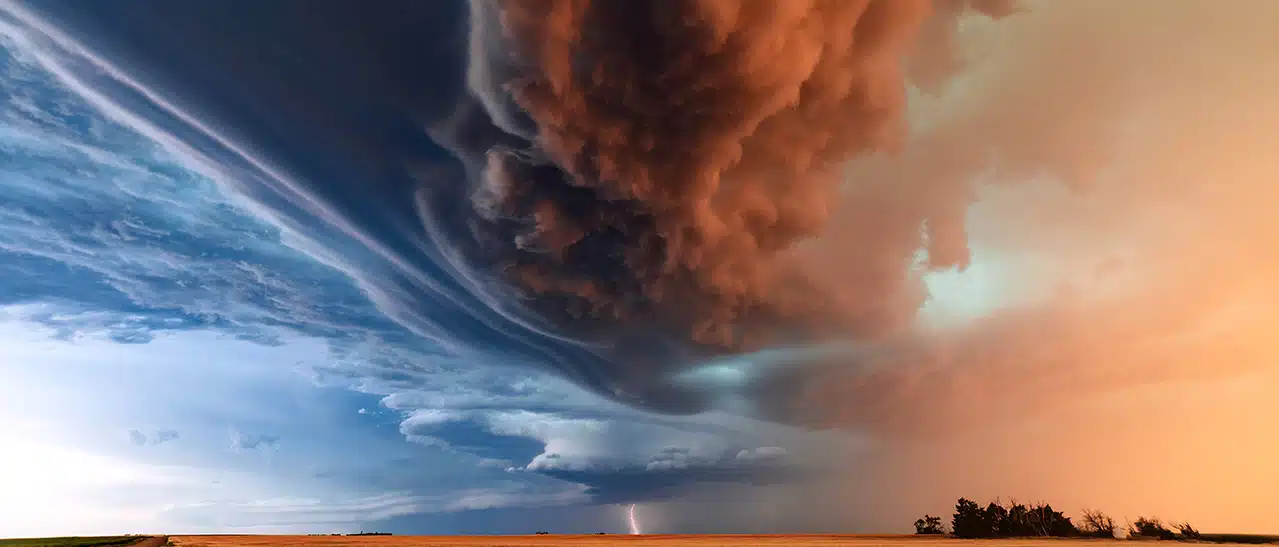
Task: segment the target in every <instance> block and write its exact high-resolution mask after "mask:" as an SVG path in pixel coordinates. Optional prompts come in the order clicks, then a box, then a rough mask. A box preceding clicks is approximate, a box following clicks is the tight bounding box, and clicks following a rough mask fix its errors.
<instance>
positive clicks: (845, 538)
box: [170, 534, 1134, 547]
mask: <svg viewBox="0 0 1279 547" xmlns="http://www.w3.org/2000/svg"><path fill="white" fill-rule="evenodd" d="M170 541H172V542H173V544H174V545H177V546H178V547H240V546H244V547H355V546H386V547H392V546H395V547H553V546H559V545H567V546H573V547H610V546H619V547H783V546H785V547H836V546H849V547H941V546H946V547H985V546H991V547H1014V546H1016V547H1023V546H1024V547H1070V546H1071V545H1075V546H1076V547H1118V546H1120V545H1123V546H1126V547H1133V546H1134V544H1133V543H1132V542H1127V541H1119V540H1100V539H1079V540H1052V539H1049V540H1038V539H1000V540H961V539H946V538H921V537H918V536H893V535H884V536H871V535H855V536H849V535H763V536H756V535H642V536H629V535H604V536H598V535H589V536H586V535H584V536H577V535H553V534H552V535H542V536H172V537H171V538H170Z"/></svg>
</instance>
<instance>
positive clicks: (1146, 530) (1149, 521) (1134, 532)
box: [1128, 517, 1177, 539]
mask: <svg viewBox="0 0 1279 547" xmlns="http://www.w3.org/2000/svg"><path fill="white" fill-rule="evenodd" d="M1128 535H1130V536H1139V537H1149V538H1159V539H1176V537H1177V534H1174V533H1173V532H1172V530H1169V529H1168V527H1167V526H1164V523H1163V521H1160V520H1159V519H1158V518H1156V517H1151V518H1146V517H1137V521H1136V522H1133V523H1132V524H1129V525H1128Z"/></svg>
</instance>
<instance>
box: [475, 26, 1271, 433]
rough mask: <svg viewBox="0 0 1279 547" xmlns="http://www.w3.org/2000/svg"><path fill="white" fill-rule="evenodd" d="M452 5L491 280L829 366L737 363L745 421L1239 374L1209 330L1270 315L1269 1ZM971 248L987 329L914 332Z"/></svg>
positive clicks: (1235, 356)
mask: <svg viewBox="0 0 1279 547" xmlns="http://www.w3.org/2000/svg"><path fill="white" fill-rule="evenodd" d="M1249 7H1254V6H1252V5H1249ZM472 8H473V10H472V11H473V14H475V17H473V20H472V24H473V25H474V28H473V34H472V40H473V44H472V47H473V49H472V59H480V60H482V61H483V62H478V63H472V64H471V77H470V82H471V88H472V91H473V92H475V94H476V95H477V96H478V97H479V98H480V99H481V102H482V103H483V104H484V105H485V106H486V107H487V111H488V112H490V113H491V117H492V119H494V120H496V121H497V124H498V125H500V126H501V127H502V128H503V129H504V130H505V131H506V132H507V133H508V134H509V135H510V136H511V137H512V138H513V139H517V140H520V141H527V142H528V143H529V144H528V145H526V146H523V147H514V146H506V145H503V146H498V147H490V148H483V149H481V150H479V151H480V152H482V154H476V156H477V157H476V158H475V160H474V162H475V163H476V164H478V165H479V166H480V167H478V168H477V172H476V173H475V175H474V177H473V178H474V179H475V180H476V183H475V184H476V190H475V192H476V193H475V203H476V204H477V205H478V206H479V212H480V214H481V216H482V217H484V218H486V219H488V220H493V221H495V223H496V224H497V225H501V224H503V223H506V224H510V225H512V226H513V227H512V230H513V231H512V232H507V233H506V234H507V237H506V238H504V239H500V240H499V239H497V238H495V240H498V241H507V242H513V243H514V246H509V245H508V246H499V247H497V249H496V252H497V253H498V255H499V257H500V258H498V259H497V262H496V264H497V265H498V266H499V267H501V268H503V271H504V273H505V274H507V275H508V276H510V277H511V278H513V281H514V282H515V283H516V284H517V286H520V287H522V288H523V289H524V291H525V296H526V297H528V298H531V299H532V304H531V306H532V307H533V308H534V309H536V310H538V311H540V312H542V315H544V316H550V317H551V318H553V319H556V320H557V321H558V322H559V323H560V324H566V325H568V328H570V329H573V328H575V327H577V325H579V324H582V323H586V324H588V325H589V328H592V329H597V330H598V329H601V328H605V329H607V328H608V327H601V324H604V325H610V324H613V325H617V327H615V328H613V329H612V330H609V331H606V336H605V339H607V340H609V341H610V342H616V341H617V340H618V339H624V338H625V337H627V336H629V335H630V334H631V333H632V332H635V331H642V330H644V329H647V330H653V331H657V332H661V333H662V334H663V335H665V336H667V337H674V338H676V339H684V340H687V341H689V342H692V343H693V344H695V348H696V350H699V351H702V352H705V354H715V353H721V352H725V351H728V352H735V351H742V350H751V349H757V348H759V347H762V346H767V345H769V344H777V343H791V344H794V343H800V342H806V343H829V342H834V341H838V342H842V343H847V344H853V345H854V346H856V351H855V352H836V353H835V354H834V355H829V356H826V357H824V358H822V359H821V361H820V362H816V363H811V362H810V363H807V364H806V363H805V362H804V361H811V359H808V358H802V357H793V358H788V357H786V356H781V358H780V359H781V362H778V363H775V364H773V365H772V366H771V367H764V366H763V365H758V364H756V365H738V366H744V367H750V366H755V367H756V368H769V369H770V370H768V371H764V372H759V374H760V377H759V378H757V379H755V380H752V381H750V382H749V384H750V385H749V387H748V389H749V390H750V391H751V397H752V398H754V399H755V401H754V402H755V404H754V405H753V406H755V407H756V408H755V411H757V412H758V413H759V414H760V415H762V416H765V417H770V418H773V419H780V420H783V421H787V422H795V423H802V424H808V425H817V426H835V427H841V426H851V427H859V428H861V427H869V428H872V429H876V430H879V431H881V432H885V433H918V431H907V430H908V429H912V428H915V427H917V426H918V425H919V424H923V423H927V421H926V420H924V418H925V417H928V416H933V415H936V414H939V413H940V414H942V415H946V416H950V417H951V419H954V420H962V419H968V418H976V417H977V415H979V414H982V413H984V412H990V411H992V410H991V409H989V408H985V407H986V406H988V405H985V404H983V405H976V403H977V402H979V401H985V402H995V403H996V406H998V404H1001V403H1002V404H1017V405H1021V404H1025V403H1026V401H1022V400H1019V398H1024V399H1029V400H1033V401H1036V402H1037V403H1038V404H1045V405H1047V404H1051V403H1050V401H1051V400H1052V398H1054V397H1073V396H1078V395H1081V394H1088V393H1100V392H1102V391H1104V390H1107V389H1113V388H1116V387H1123V386H1131V385H1134V384H1138V383H1142V382H1150V381H1166V380H1171V379H1188V378H1194V377H1196V375H1201V374H1202V373H1203V371H1204V366H1205V365H1204V364H1203V363H1204V361H1205V360H1206V359H1211V360H1214V361H1224V363H1222V364H1220V365H1216V367H1217V369H1216V370H1214V372H1213V373H1212V374H1214V375H1215V374H1220V373H1221V371H1222V369H1223V368H1228V369H1230V370H1232V371H1239V370H1245V369H1249V368H1253V367H1256V366H1260V365H1262V364H1263V363H1264V359H1265V358H1266V357H1267V355H1270V354H1267V353H1266V352H1267V351H1269V350H1270V349H1271V348H1269V347H1267V346H1266V344H1267V343H1266V342H1265V341H1264V338H1262V337H1260V336H1259V333H1258V332H1256V331H1253V330H1250V329H1248V328H1245V329H1242V330H1241V329H1240V328H1238V326H1236V327H1234V328H1231V327H1228V326H1226V325H1229V324H1231V323H1232V322H1235V324H1236V325H1239V324H1243V325H1261V324H1269V322H1270V320H1271V319H1272V318H1270V317H1269V315H1268V314H1269V312H1268V311H1266V310H1267V309H1269V308H1270V307H1272V306H1270V305H1268V304H1264V302H1271V301H1273V300H1272V299H1273V298H1274V295H1273V289H1272V288H1270V287H1269V285H1270V283H1269V282H1268V281H1266V280H1267V279H1271V278H1272V277H1271V275H1270V272H1271V271H1272V270H1273V268H1274V264H1273V261H1272V260H1270V259H1269V258H1268V256H1267V255H1268V253H1266V251H1265V250H1264V249H1267V248H1269V245H1270V243H1272V242H1273V241H1274V238H1275V237H1276V235H1279V229H1276V226H1275V223H1274V222H1273V221H1271V220H1269V218H1268V215H1267V213H1266V212H1265V209H1264V207H1258V206H1257V205H1256V204H1260V203H1268V202H1269V199H1267V198H1269V197H1272V196H1273V195H1274V193H1275V190H1274V189H1273V185H1271V184H1268V182H1267V180H1268V178H1267V177H1268V176H1269V175H1268V174H1269V173H1271V172H1273V170H1274V167H1275V165H1274V162H1273V161H1272V160H1268V159H1267V158H1266V157H1265V154H1266V153H1265V152H1264V151H1265V150H1267V149H1269V144H1270V143H1273V142H1274V140H1275V135H1274V131H1273V129H1270V128H1272V127H1274V126H1273V125H1271V124H1269V123H1267V122H1268V121H1271V120H1273V119H1274V118H1273V117H1274V116H1275V114H1276V112H1275V106H1274V105H1273V103H1274V101H1273V100H1270V99H1267V98H1266V97H1265V96H1264V91H1262V90H1266V89H1273V88H1274V86H1275V85H1276V83H1279V82H1276V80H1275V74H1274V71H1273V69H1271V68H1269V66H1270V65H1269V61H1268V59H1269V58H1270V57H1272V54H1271V53H1270V52H1269V49H1268V48H1266V47H1265V45H1264V40H1265V37H1264V32H1262V31H1261V30H1260V28H1261V27H1259V26H1257V24H1256V23H1255V22H1252V21H1256V20H1272V18H1273V17H1272V16H1273V12H1274V8H1272V7H1270V6H1268V5H1261V4H1257V5H1256V6H1255V9H1254V10H1251V11H1250V10H1237V11H1236V10H1227V11H1225V12H1223V11H1222V10H1218V9H1213V8H1210V7H1207V6H1193V5H1184V6H1182V5H1177V6H1175V7H1174V8H1169V9H1161V10H1160V15H1159V17H1157V18H1155V19H1154V20H1153V21H1151V22H1150V23H1149V24H1147V23H1144V22H1142V21H1144V20H1145V18H1146V17H1148V15H1149V10H1148V7H1147V6H1145V5H1138V4H1135V3H1132V4H1126V5H1124V6H1103V5H1102V4H1101V3H1091V2H1080V3H1069V4H1065V5H1062V3H1057V4H1049V3H1045V4H1042V5H1041V4H1037V3H1035V4H1028V5H1025V6H1014V5H1012V4H1011V3H1003V2H974V3H968V2H937V3H935V4H930V3H928V2H875V1H867V2H831V3H823V2H789V3H784V4H777V3H760V4H749V3H748V4H736V3H723V2H695V1H689V2H677V3H673V4H661V7H660V8H658V7H657V6H656V5H652V6H650V5H642V4H636V5H632V4H627V5H625V6H619V5H616V4H601V3H591V2H562V3H538V4H529V3H518V2H513V3H501V2H495V3H482V2H480V3H475V4H473V6H472ZM1245 12H1246V13H1248V15H1242V14H1243V13H1245ZM1258 15H1263V16H1261V17H1258ZM1244 19H1249V20H1248V21H1245V20H1244ZM1204 21H1209V22H1212V23H1213V25H1212V26H1207V27H1205V26H1204V24H1203V23H1202V22H1204ZM961 22H962V23H963V25H961ZM961 27H962V28H961ZM602 29H608V31H607V32H605V31H603V30H602ZM1254 29H1255V30H1254ZM961 30H963V31H965V34H964V35H963V36H961ZM961 42H962V43H961ZM1174 44H1189V45H1184V46H1183V45H1177V46H1174ZM1173 47H1185V48H1190V49H1189V51H1190V53H1184V54H1182V53H1173V49H1172V48H1173ZM498 50H500V51H514V52H516V54H515V56H513V57H509V56H508V57H506V58H507V59H511V60H510V61H508V62H506V63H505V64H503V63H502V61H501V59H503V57H501V56H499V55H496V54H495V53H494V51H498ZM908 88H913V89H916V90H918V91H919V92H920V94H919V95H917V96H915V100H914V103H915V105H916V106H917V108H916V109H915V112H914V114H913V116H912V117H911V118H912V119H910V123H907V118H908V116H907V115H906V114H907V113H906V110H907V108H906V107H907V102H908V101H907V90H908ZM481 222H482V221H481ZM1243 233H1248V234H1250V236H1249V237H1248V238H1247V240H1245V238H1241V237H1239V234H1243ZM976 245H980V247H977V246H976ZM974 253H983V254H985V255H986V256H990V257H998V259H999V260H1003V261H1008V262H1012V263H1013V264H1014V266H1013V267H1012V268H1011V270H1012V271H1014V272H1015V273H1016V274H1017V275H1018V276H1019V279H1014V280H1012V281H1011V282H1010V283H1009V284H1008V287H1007V289H1009V293H1010V295H1009V297H1007V300H1008V304H1009V307H1008V308H1007V309H1003V310H1000V312H999V313H996V314H993V315H991V316H988V317H983V318H981V319H978V320H974V321H971V322H969V323H967V324H964V325H961V326H958V327H954V328H950V329H944V330H940V331H939V330H937V329H924V328H921V327H919V326H918V324H917V322H916V321H915V320H916V315H917V312H918V311H919V309H920V307H921V305H922V304H923V303H924V302H925V299H926V296H927V291H926V289H925V286H924V281H923V277H924V275H925V274H926V273H927V272H929V271H938V270H946V269H950V268H957V269H959V270H963V269H964V268H966V267H967V266H968V265H969V264H971V263H972V261H973V254H974ZM1017 263H1021V264H1026V265H1028V266H1027V267H1020V264H1017ZM1030 268H1034V269H1030ZM1037 283H1038V284H1050V285H1052V286H1049V287H1038V288H1036V289H1035V290H1039V289H1047V290H1049V291H1050V294H1046V295H1039V296H1035V297H1033V298H1031V297H1027V298H1019V297H1018V296H1017V295H1016V292H1017V291H1019V290H1023V289H1025V290H1030V289H1026V287H1027V286H1028V285H1033V284H1037ZM566 314H567V315H566ZM1238 322H1242V323H1238ZM1252 328H1256V327H1252ZM614 359H615V360H617V361H618V362H617V363H616V364H615V365H613V366H618V367H624V368H627V370H628V371H630V370H633V369H641V370H642V372H631V374H640V375H645V374H647V375H649V376H650V377H660V376H661V375H664V374H668V373H669V371H670V370H671V369H673V368H674V369H678V368H682V367H684V366H687V365H688V364H689V361H688V360H685V361H680V360H678V359H677V358H676V359H670V358H668V360H666V361H663V362H657V363H653V362H650V361H648V360H645V359H644V358H642V357H636V356H626V355H623V356H614ZM748 361H749V360H748ZM756 361H758V360H756ZM787 361H791V362H787ZM1004 399H1008V401H1006V402H1005V401H1004ZM965 405H974V406H965ZM978 406H980V407H981V408H977V407H978ZM912 424H914V425H912Z"/></svg>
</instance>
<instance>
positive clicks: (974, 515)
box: [950, 498, 992, 538]
mask: <svg viewBox="0 0 1279 547" xmlns="http://www.w3.org/2000/svg"><path fill="white" fill-rule="evenodd" d="M950 530H951V532H953V533H954V534H955V536H956V537H961V538H983V537H990V536H991V532H992V530H991V528H990V524H989V522H988V521H987V520H986V513H985V511H982V509H981V507H980V506H978V505H977V502H975V501H972V500H969V499H965V498H959V501H958V502H956V503H955V515H954V516H953V517H951V521H950Z"/></svg>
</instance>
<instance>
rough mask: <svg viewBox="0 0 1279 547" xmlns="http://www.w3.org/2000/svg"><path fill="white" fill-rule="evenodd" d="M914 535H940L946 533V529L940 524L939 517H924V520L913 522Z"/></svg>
mask: <svg viewBox="0 0 1279 547" xmlns="http://www.w3.org/2000/svg"><path fill="white" fill-rule="evenodd" d="M915 533H916V534H923V535H940V534H945V533H946V527H945V526H943V525H942V523H941V517H934V516H931V515H924V518H922V519H919V520H917V521H915Z"/></svg>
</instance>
